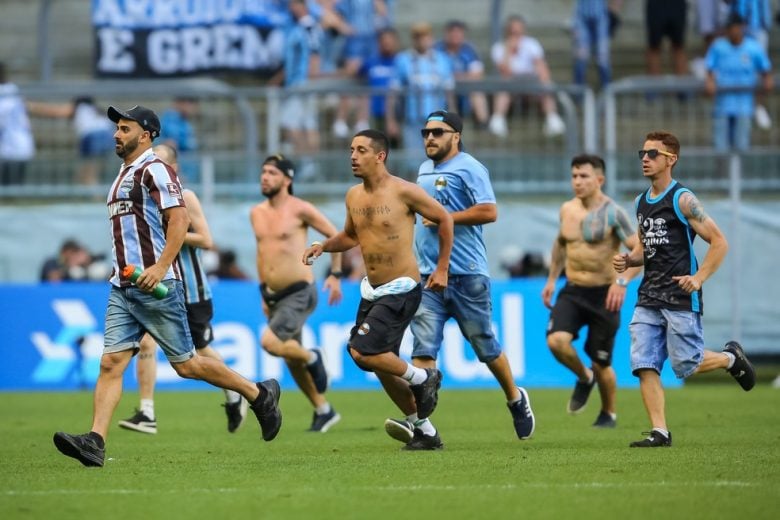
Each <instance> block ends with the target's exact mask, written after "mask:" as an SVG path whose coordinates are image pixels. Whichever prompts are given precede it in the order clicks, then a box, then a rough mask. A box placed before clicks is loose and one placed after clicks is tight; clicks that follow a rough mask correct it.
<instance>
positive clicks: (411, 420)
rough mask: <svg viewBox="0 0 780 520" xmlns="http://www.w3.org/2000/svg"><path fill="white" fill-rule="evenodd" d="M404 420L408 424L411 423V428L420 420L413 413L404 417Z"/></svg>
mask: <svg viewBox="0 0 780 520" xmlns="http://www.w3.org/2000/svg"><path fill="white" fill-rule="evenodd" d="M406 420H407V421H409V422H410V423H412V426H414V423H416V422H417V421H419V420H420V419H419V417H417V414H416V413H413V414H412V415H407V416H406Z"/></svg>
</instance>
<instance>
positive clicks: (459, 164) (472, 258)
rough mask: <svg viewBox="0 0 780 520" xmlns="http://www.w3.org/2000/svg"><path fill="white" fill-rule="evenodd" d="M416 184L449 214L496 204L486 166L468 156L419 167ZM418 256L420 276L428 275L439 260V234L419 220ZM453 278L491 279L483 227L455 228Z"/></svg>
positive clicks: (462, 153) (451, 258)
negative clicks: (471, 276) (467, 276)
mask: <svg viewBox="0 0 780 520" xmlns="http://www.w3.org/2000/svg"><path fill="white" fill-rule="evenodd" d="M417 184H418V185H419V186H421V187H422V188H423V189H424V190H425V191H426V192H427V193H428V195H430V196H431V197H433V198H434V199H436V200H437V201H438V202H439V203H441V205H442V206H444V207H445V208H446V210H447V211H448V212H450V213H453V212H455V211H463V210H465V209H468V208H470V207H471V206H474V205H476V204H495V203H496V196H495V194H494V193H493V186H491V184H490V174H489V172H488V170H487V168H485V166H484V165H483V164H482V163H480V162H479V161H478V160H476V159H475V158H474V157H472V156H471V155H469V154H467V153H466V152H460V153H458V154H457V155H456V156H455V157H453V158H452V159H450V160H448V161H445V162H443V163H440V164H437V165H434V164H433V161H432V160H428V161H425V162H424V163H422V165H421V166H420V170H419V172H418V176H417ZM414 245H415V254H416V255H417V263H418V264H419V266H420V273H422V274H423V275H429V274H431V273H432V272H433V271H434V270H435V269H436V263H437V262H438V259H439V233H438V229H437V228H436V227H425V226H424V225H423V224H422V220H421V219H418V221H417V223H416V224H415V230H414ZM449 273H450V274H451V275H464V274H481V275H485V276H489V274H490V273H489V271H488V264H487V250H486V249H485V241H484V239H483V237H482V226H481V225H476V226H460V225H456V226H455V240H454V243H453V246H452V255H451V256H450V269H449Z"/></svg>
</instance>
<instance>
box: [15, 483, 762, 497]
mask: <svg viewBox="0 0 780 520" xmlns="http://www.w3.org/2000/svg"><path fill="white" fill-rule="evenodd" d="M760 485H762V484H760V483H756V482H742V481H734V480H714V481H710V482H667V481H660V482H572V483H560V482H554V483H553V482H528V483H524V484H463V485H436V484H419V485H406V486H404V485H401V486H350V488H349V489H350V490H351V491H355V490H362V491H385V492H393V491H403V492H408V491H458V492H460V491H466V490H497V491H502V490H512V491H515V490H521V489H528V488H533V489H626V488H643V489H646V488H648V487H691V486H692V487H711V488H720V487H728V488H733V487H755V486H760ZM182 491H184V490H182V489H42V490H34V489H4V490H2V491H0V495H1V496H6V497H14V496H20V497H25V496H54V495H64V496H68V495H166V494H169V495H173V494H179V493H181V492H182ZM186 491H187V492H189V493H192V492H194V493H198V494H205V493H214V494H222V493H256V492H258V491H261V492H262V491H263V490H261V489H255V488H200V489H193V488H187V489H186Z"/></svg>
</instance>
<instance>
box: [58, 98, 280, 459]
mask: <svg viewBox="0 0 780 520" xmlns="http://www.w3.org/2000/svg"><path fill="white" fill-rule="evenodd" d="M108 118H109V119H110V120H111V121H113V122H114V123H116V132H114V140H115V141H116V147H115V151H116V154H117V155H118V156H119V157H120V158H122V160H123V164H122V166H121V167H120V169H119V172H118V174H117V176H116V178H115V179H114V182H113V183H112V184H111V189H110V190H109V194H108V198H107V200H106V204H107V206H108V217H109V223H110V228H111V238H112V241H113V248H112V264H113V271H112V274H111V278H110V280H109V282H110V283H111V291H110V293H109V297H108V308H107V310H106V321H105V334H104V347H103V355H102V357H101V358H100V373H99V374H98V379H97V383H96V384H95V393H94V407H93V416H92V427H91V429H90V431H89V432H87V433H84V434H80V435H72V434H69V433H65V432H57V433H55V434H54V439H53V440H54V445H55V446H56V447H57V449H58V450H59V451H60V452H61V453H62V454H63V455H66V456H68V457H73V458H74V459H76V460H78V461H79V462H81V463H82V464H83V465H85V466H103V462H104V460H105V455H106V452H105V440H106V437H107V436H108V428H109V425H110V423H111V417H112V416H113V414H114V409H115V408H116V405H117V403H119V399H120V398H121V396H122V378H123V376H124V373H125V370H126V369H127V366H128V365H129V364H130V360H131V359H132V358H133V356H134V355H135V354H137V353H138V350H139V348H140V347H139V341H140V340H141V337H142V336H143V335H144V333H147V332H148V333H149V334H150V335H151V336H152V337H153V338H154V339H155V341H157V343H158V344H159V345H160V347H161V348H162V350H163V352H165V355H166V357H167V358H168V361H169V362H170V364H171V366H172V367H173V369H174V370H175V371H176V373H177V374H179V375H180V376H181V377H184V378H187V379H198V380H202V381H206V382H207V383H211V384H212V385H214V386H218V387H220V388H226V389H229V390H233V391H234V392H238V393H239V394H241V395H242V396H243V397H244V398H245V399H246V400H247V401H248V402H249V403H250V407H251V408H252V411H253V412H254V413H255V416H256V417H257V420H258V422H259V423H260V429H261V430H262V432H263V439H264V440H266V441H270V440H273V439H274V438H275V437H276V435H277V434H278V433H279V429H280V428H281V426H282V414H281V412H280V411H279V396H280V388H279V383H278V381H276V380H275V379H268V380H267V381H263V382H259V383H252V382H251V381H249V380H247V379H245V378H243V377H241V375H239V374H238V373H237V372H234V371H232V370H230V369H229V368H228V367H227V366H225V364H224V363H222V362H220V361H216V360H214V359H211V358H209V357H206V356H198V355H196V354H195V348H194V347H193V344H192V337H191V336H190V329H189V327H187V311H186V309H185V306H184V287H183V286H182V281H181V279H182V276H181V271H180V269H179V265H178V262H176V261H175V260H176V257H177V256H178V254H179V251H180V250H181V246H182V244H183V243H184V237H185V236H186V234H187V229H188V228H189V226H190V217H189V215H188V213H187V208H186V206H185V202H184V199H183V197H182V189H181V183H180V182H179V177H178V176H177V175H176V172H175V171H174V170H173V169H172V168H171V167H170V166H168V165H167V164H165V163H164V162H163V161H161V160H160V159H159V158H158V157H157V156H156V155H155V154H154V152H153V151H152V141H153V140H154V139H155V138H156V137H159V135H160V119H159V118H158V117H157V114H155V113H154V112H153V111H152V110H150V109H148V108H146V107H142V106H134V107H133V108H130V109H128V110H118V109H116V108H114V107H109V109H108ZM133 265H134V266H135V268H136V269H140V270H141V271H142V272H141V274H140V276H138V277H137V278H136V279H135V280H134V281H131V280H128V279H127V278H124V277H121V276H120V273H122V272H123V271H125V268H126V267H129V266H133ZM158 284H162V285H164V286H165V288H166V289H167V292H166V293H165V295H164V296H162V297H161V298H160V299H158V298H156V297H155V296H154V295H153V294H152V291H153V290H154V289H155V287H157V285H158Z"/></svg>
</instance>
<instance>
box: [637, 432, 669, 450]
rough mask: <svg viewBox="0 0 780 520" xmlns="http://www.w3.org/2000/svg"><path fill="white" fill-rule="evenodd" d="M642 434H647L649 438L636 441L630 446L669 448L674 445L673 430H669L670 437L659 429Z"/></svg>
mask: <svg viewBox="0 0 780 520" xmlns="http://www.w3.org/2000/svg"><path fill="white" fill-rule="evenodd" d="M642 435H647V438H645V439H642V440H641V441H634V442H632V443H631V444H629V445H628V446H629V447H630V448H668V447H669V446H671V445H672V432H669V436H668V437H667V436H666V435H664V434H663V433H661V432H659V431H657V430H653V431H651V432H642Z"/></svg>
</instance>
